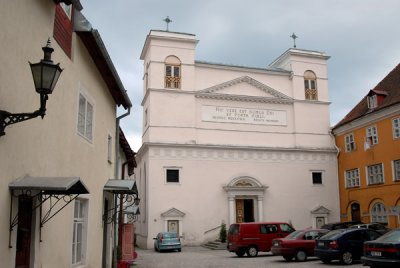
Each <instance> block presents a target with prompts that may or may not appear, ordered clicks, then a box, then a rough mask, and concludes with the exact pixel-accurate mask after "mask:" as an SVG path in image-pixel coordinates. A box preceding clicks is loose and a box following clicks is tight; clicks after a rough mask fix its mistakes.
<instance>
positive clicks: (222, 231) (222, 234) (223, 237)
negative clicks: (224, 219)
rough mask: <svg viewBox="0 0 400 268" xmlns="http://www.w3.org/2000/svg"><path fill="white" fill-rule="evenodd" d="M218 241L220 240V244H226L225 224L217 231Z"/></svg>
mask: <svg viewBox="0 0 400 268" xmlns="http://www.w3.org/2000/svg"><path fill="white" fill-rule="evenodd" d="M219 240H221V242H222V243H225V242H226V224H225V223H222V224H221V229H220V230H219Z"/></svg>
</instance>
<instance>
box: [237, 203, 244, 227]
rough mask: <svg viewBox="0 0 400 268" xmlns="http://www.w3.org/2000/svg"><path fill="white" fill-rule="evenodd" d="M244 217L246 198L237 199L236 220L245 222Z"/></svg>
mask: <svg viewBox="0 0 400 268" xmlns="http://www.w3.org/2000/svg"><path fill="white" fill-rule="evenodd" d="M243 218H244V200H243V199H236V222H237V223H241V222H243Z"/></svg>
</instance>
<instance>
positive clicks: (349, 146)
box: [344, 133, 356, 152]
mask: <svg viewBox="0 0 400 268" xmlns="http://www.w3.org/2000/svg"><path fill="white" fill-rule="evenodd" d="M344 140H345V143H346V152H351V151H354V150H355V149H356V143H355V141H354V135H353V133H351V134H348V135H346V136H345V137H344Z"/></svg>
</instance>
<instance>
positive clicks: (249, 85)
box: [196, 76, 293, 102]
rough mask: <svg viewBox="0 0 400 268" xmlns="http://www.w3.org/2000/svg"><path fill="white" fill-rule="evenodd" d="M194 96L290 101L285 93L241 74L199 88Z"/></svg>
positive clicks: (259, 100)
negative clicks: (216, 83)
mask: <svg viewBox="0 0 400 268" xmlns="http://www.w3.org/2000/svg"><path fill="white" fill-rule="evenodd" d="M196 97H200V98H213V99H228V100H240V101H258V102H292V101H293V99H292V98H290V97H288V96H286V95H285V94H283V93H281V92H279V91H277V90H275V89H273V88H271V87H269V86H267V85H265V84H263V83H261V82H259V81H257V80H255V79H253V78H251V77H249V76H242V77H239V78H236V79H233V80H230V81H227V82H224V83H222V84H219V85H216V86H213V87H210V88H206V89H203V90H200V91H198V92H197V93H196Z"/></svg>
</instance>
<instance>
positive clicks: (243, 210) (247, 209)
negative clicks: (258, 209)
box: [236, 199, 254, 223]
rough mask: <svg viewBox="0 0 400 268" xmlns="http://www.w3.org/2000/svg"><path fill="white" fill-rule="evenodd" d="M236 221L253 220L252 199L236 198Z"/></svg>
mask: <svg viewBox="0 0 400 268" xmlns="http://www.w3.org/2000/svg"><path fill="white" fill-rule="evenodd" d="M236 222H237V223H241V222H254V200H253V199H236Z"/></svg>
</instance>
